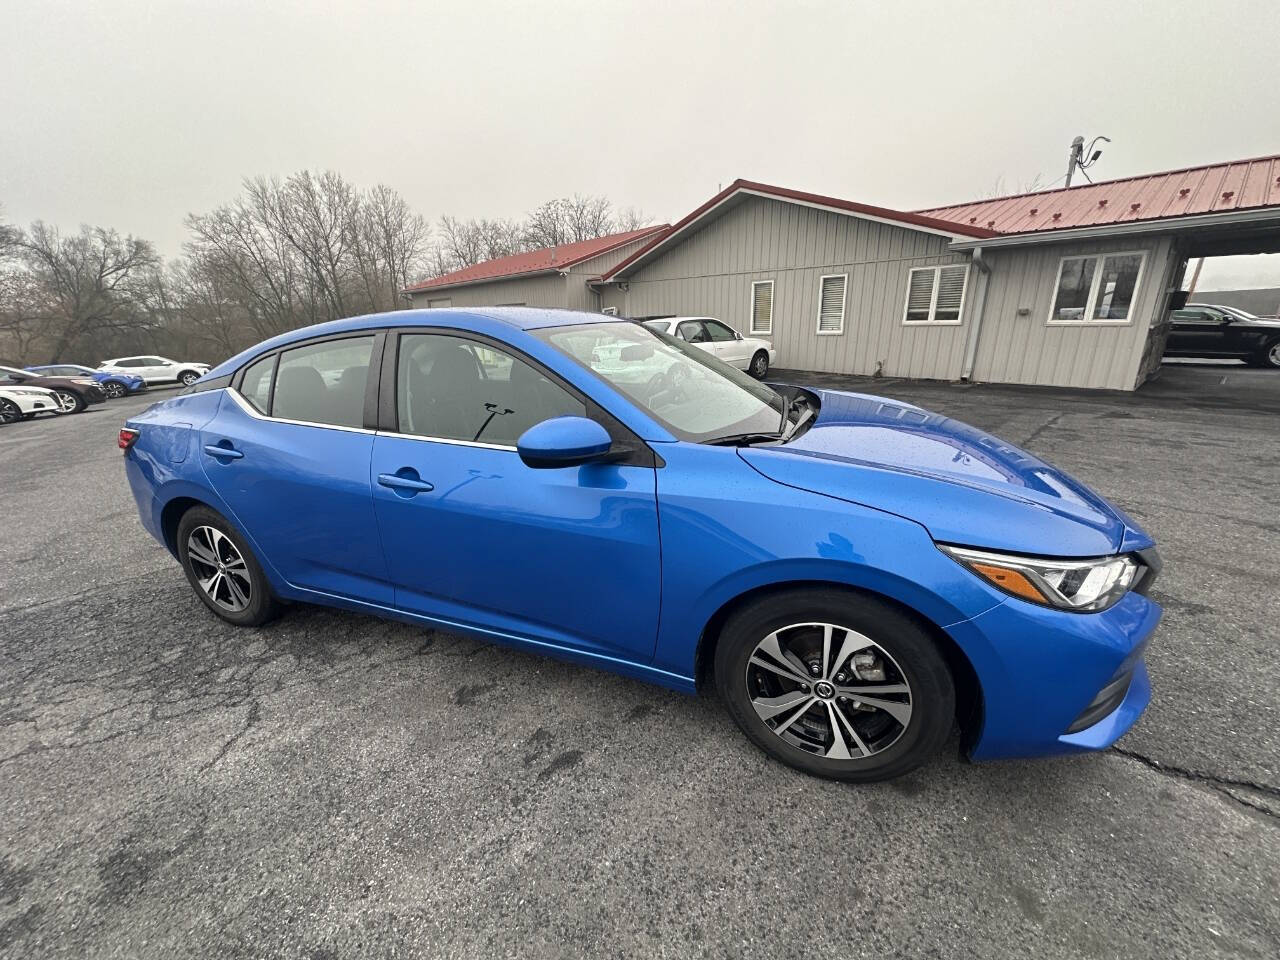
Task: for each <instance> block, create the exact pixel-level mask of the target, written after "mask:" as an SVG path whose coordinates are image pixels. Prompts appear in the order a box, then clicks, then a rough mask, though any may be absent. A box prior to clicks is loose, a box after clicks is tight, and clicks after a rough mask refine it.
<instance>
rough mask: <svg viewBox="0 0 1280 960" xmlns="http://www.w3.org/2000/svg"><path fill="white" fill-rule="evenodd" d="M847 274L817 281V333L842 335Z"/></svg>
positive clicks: (834, 275)
mask: <svg viewBox="0 0 1280 960" xmlns="http://www.w3.org/2000/svg"><path fill="white" fill-rule="evenodd" d="M848 282H849V275H848V274H847V273H838V274H833V275H831V276H826V277H823V278H822V279H821V280H819V281H818V332H819V333H844V291H845V286H846V285H847V284H848Z"/></svg>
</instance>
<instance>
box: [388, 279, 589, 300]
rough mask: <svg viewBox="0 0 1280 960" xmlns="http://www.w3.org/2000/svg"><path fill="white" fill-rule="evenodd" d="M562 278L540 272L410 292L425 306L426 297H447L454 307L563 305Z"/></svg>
mask: <svg viewBox="0 0 1280 960" xmlns="http://www.w3.org/2000/svg"><path fill="white" fill-rule="evenodd" d="M565 280H566V278H565V277H562V276H560V274H558V273H539V274H535V275H533V276H530V277H513V278H512V279H510V280H495V281H494V282H492V283H473V284H471V285H470V286H466V287H446V288H444V289H442V290H423V291H421V292H420V293H415V294H413V305H414V306H415V307H425V306H426V305H427V301H428V300H436V299H439V298H442V297H448V298H450V299H451V300H453V306H455V307H493V306H497V305H498V304H500V303H523V304H524V305H525V306H528V307H563V306H565V305H566V303H565V302H566V299H567V296H566V293H565Z"/></svg>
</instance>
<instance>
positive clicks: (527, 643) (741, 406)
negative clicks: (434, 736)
mask: <svg viewBox="0 0 1280 960" xmlns="http://www.w3.org/2000/svg"><path fill="white" fill-rule="evenodd" d="M120 446H121V447H122V448H124V450H125V468H126V473H127V475H128V479H129V483H130V486H131V488H132V491H133V495H134V498H135V499H136V501H137V504H138V509H139V513H140V515H141V519H142V523H143V525H144V526H145V527H146V529H147V530H148V531H149V532H150V533H151V534H152V535H153V536H154V537H155V538H156V539H157V540H158V541H159V542H160V543H161V544H163V545H164V546H165V547H166V548H167V549H168V550H169V551H170V553H172V554H173V555H174V556H175V557H176V558H177V559H178V561H179V562H180V563H181V564H182V567H183V569H184V570H185V572H186V576H187V579H188V580H189V582H190V584H191V586H192V588H193V589H194V590H195V593H196V595H197V596H198V597H199V598H200V600H201V601H203V603H204V604H205V605H206V606H207V607H208V608H209V609H210V610H211V611H213V613H215V614H216V615H218V616H219V617H221V618H222V619H224V620H226V621H228V622H230V623H232V624H237V625H242V626H256V625H259V624H263V623H266V622H267V621H268V620H270V619H271V618H272V617H273V616H275V615H276V614H277V613H278V612H279V611H280V609H281V604H282V602H283V601H307V602H312V603H322V604H328V605H331V606H336V607H342V608H346V609H349V610H358V611H363V612H368V613H374V614H377V615H382V616H389V617H397V618H400V619H407V620H410V621H413V622H417V623H421V624H424V625H440V626H444V627H446V628H449V629H455V630H460V631H466V632H469V633H472V634H475V635H478V636H480V637H486V638H490V639H492V640H495V641H498V642H501V643H506V644H511V645H512V646H516V647H520V648H524V649H528V650H535V651H541V652H545V653H549V654H552V655H555V656H559V657H563V658H565V659H569V660H573V661H576V662H579V663H585V664H590V665H592V666H597V667H601V668H604V669H608V670H613V671H616V672H618V673H622V674H626V675H628V676H631V677H637V678H640V679H642V680H648V681H651V682H654V683H658V684H662V685H664V686H667V687H671V688H674V689H677V690H682V691H687V692H693V691H695V690H696V689H698V688H699V687H700V686H704V685H705V686H714V687H715V688H716V689H717V690H718V691H719V693H720V694H721V696H722V697H723V699H724V701H725V703H726V704H727V705H728V709H729V712H730V714H731V715H732V717H733V718H734V720H735V721H736V722H737V723H738V725H739V726H740V727H741V728H742V730H743V732H744V733H745V734H746V735H747V737H749V738H750V739H751V740H752V741H753V742H754V743H756V744H757V745H758V746H759V747H761V748H762V749H763V750H765V751H766V752H767V753H768V754H770V755H772V756H773V757H775V758H776V759H778V760H779V761H781V762H783V763H786V764H789V765H791V766H793V767H796V768H798V769H800V770H803V771H806V772H808V773H812V774H816V775H818V776H823V777H830V778H833V779H838V780H847V781H869V780H881V779H885V778H888V777H894V776H898V775H901V774H903V773H905V772H906V771H908V770H911V769H912V768H914V767H916V766H918V765H919V764H920V763H922V762H923V761H924V760H925V759H926V758H927V757H928V756H929V755H930V754H932V753H933V752H934V751H936V750H937V749H938V748H939V747H940V746H941V745H942V744H943V743H944V742H945V740H946V739H947V737H948V735H949V733H950V731H951V730H952V727H953V724H954V723H955V722H956V721H958V722H959V724H960V727H961V730H962V733H963V741H962V743H963V748H964V750H965V751H966V752H967V753H968V754H969V755H970V756H972V757H974V758H979V759H985V758H993V757H1010V756H1028V755H1036V754H1050V753H1065V752H1071V751H1080V750H1097V749H1101V748H1103V747H1106V746H1108V745H1109V744H1111V743H1113V742H1114V741H1115V740H1116V739H1117V738H1119V737H1120V736H1121V735H1122V734H1123V733H1124V732H1125V731H1126V730H1128V729H1129V728H1130V726H1132V725H1133V723H1134V722H1135V721H1136V720H1137V718H1138V716H1139V715H1140V714H1141V712H1142V711H1143V709H1144V708H1145V707H1146V705H1147V702H1148V700H1149V698H1150V687H1149V684H1148V680H1147V672H1146V669H1145V667H1144V665H1143V659H1142V656H1143V650H1144V647H1145V644H1146V642H1147V640H1148V638H1149V637H1150V635H1151V633H1152V631H1153V629H1154V628H1155V626H1156V623H1157V621H1158V620H1159V618H1160V608H1159V606H1157V605H1156V604H1155V603H1154V602H1153V601H1152V600H1151V599H1149V597H1148V591H1149V589H1150V587H1151V583H1152V581H1153V579H1154V578H1155V576H1156V574H1157V572H1158V570H1159V566H1160V563H1159V559H1158V557H1157V554H1156V552H1155V549H1154V547H1153V544H1152V541H1151V538H1150V537H1148V536H1147V535H1146V534H1145V533H1144V532H1143V531H1142V530H1141V529H1139V527H1138V526H1137V525H1136V524H1135V523H1134V522H1133V521H1132V520H1130V519H1129V518H1128V517H1127V516H1125V515H1124V514H1123V513H1122V512H1121V511H1120V510H1118V509H1116V508H1115V507H1114V506H1112V505H1111V504H1109V503H1107V501H1105V500H1104V499H1103V498H1102V497H1100V496H1098V495H1097V494H1096V493H1094V492H1092V491H1091V490H1089V489H1088V488H1087V487H1085V486H1084V485H1083V484H1081V483H1079V482H1077V481H1076V480H1074V479H1072V478H1071V477H1069V476H1067V475H1066V474H1064V473H1062V472H1061V471H1059V470H1056V469H1055V468H1053V467H1051V466H1049V465H1048V464H1047V463H1045V462H1043V461H1041V460H1039V459H1037V458H1036V457H1034V456H1032V455H1031V454H1029V453H1027V452H1026V451H1024V450H1020V449H1018V448H1017V447H1014V446H1011V445H1010V444H1007V443H1005V442H1003V441H1001V440H999V439H997V438H996V437H993V436H991V435H989V434H986V433H983V432H982V431H980V430H977V429H974V428H973V427H970V426H967V425H965V424H962V423H957V422H955V421H953V420H949V419H947V418H945V417H941V416H939V415H937V414H934V413H930V412H929V411H927V410H923V409H920V408H919V407H915V406H911V405H909V404H904V403H899V402H896V401H893V400H887V399H884V398H880V397H872V396H863V395H859V394H852V393H841V392H836V391H826V390H810V389H806V388H803V387H798V386H780V385H773V386H771V385H766V384H763V383H760V382H757V381H756V380H754V379H752V378H751V377H750V376H748V375H747V374H745V373H742V372H740V371H738V370H737V369H735V368H733V367H731V366H729V365H728V364H725V363H723V362H721V361H720V360H718V359H716V358H715V357H713V356H711V355H709V354H707V353H706V352H704V351H702V350H699V349H698V348H697V347H694V346H690V345H689V344H686V343H685V342H683V341H681V340H679V339H676V338H674V337H670V336H668V335H666V334H663V333H659V332H657V331H654V330H650V329H648V328H646V327H643V326H640V325H638V324H633V323H629V322H627V321H625V320H614V319H612V318H608V317H601V316H599V315H593V314H584V313H573V312H567V311H551V310H533V309H522V308H495V309H483V310H430V311H404V312H399V313H390V314H381V315H376V316H369V317H360V318H355V319H348V320H341V321H336V322H333V323H328V324H323V325H320V326H316V327H309V328H307V329H303V330H295V331H293V332H291V333H287V334H284V335H282V336H279V337H276V338H275V339H272V340H268V341H266V342H264V343H261V344H259V345H258V346H256V347H253V348H251V349H249V350H247V351H245V352H244V353H242V354H240V355H239V356H237V357H234V358H233V359H231V360H228V361H227V362H226V363H223V364H222V365H221V366H219V367H217V368H215V369H214V370H212V371H210V372H209V373H208V374H207V375H206V376H204V377H203V378H202V379H201V380H200V381H199V382H197V383H196V384H195V385H194V386H193V387H191V388H190V389H189V390H187V391H186V392H185V393H184V394H183V395H180V396H176V397H173V398H171V399H167V400H165V401H163V402H161V403H158V404H156V405H154V406H152V407H151V408H149V409H148V410H146V411H145V412H143V413H141V414H139V415H138V416H135V417H133V418H131V419H130V420H129V421H128V423H127V424H126V426H125V428H124V429H122V430H121V432H120Z"/></svg>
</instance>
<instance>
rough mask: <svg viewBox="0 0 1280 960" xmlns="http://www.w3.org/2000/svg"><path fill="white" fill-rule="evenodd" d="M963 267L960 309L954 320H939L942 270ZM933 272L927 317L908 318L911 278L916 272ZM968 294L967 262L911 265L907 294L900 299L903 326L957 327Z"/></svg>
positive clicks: (960, 322)
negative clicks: (925, 265) (928, 265)
mask: <svg viewBox="0 0 1280 960" xmlns="http://www.w3.org/2000/svg"><path fill="white" fill-rule="evenodd" d="M956 267H963V268H964V282H963V283H962V284H961V286H960V309H959V310H957V311H956V318H955V319H954V320H939V319H937V317H938V291H939V290H941V289H942V271H943V270H946V269H948V268H951V269H954V268H956ZM926 271H927V272H930V273H932V274H933V293H932V295H931V296H930V298H929V317H928V319H926V320H909V319H907V312H908V311H909V310H910V309H911V278H912V276H914V275H915V274H917V273H925V272H926ZM968 296H969V264H967V263H940V264H938V265H937V266H934V267H912V268H911V269H910V270H908V271H907V296H906V298H905V299H904V300H903V301H902V325H903V326H904V327H958V326H960V324H962V323H964V303H965V300H966V299H967V298H968Z"/></svg>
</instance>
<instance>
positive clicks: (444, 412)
mask: <svg viewBox="0 0 1280 960" xmlns="http://www.w3.org/2000/svg"><path fill="white" fill-rule="evenodd" d="M398 367H399V369H398V370H397V372H396V406H397V411H398V415H399V424H400V432H401V433H407V434H412V435H414V436H419V437H430V438H437V439H442V440H466V441H468V442H473V443H476V442H478V443H492V444H498V445H501V446H511V447H513V446H515V444H516V441H517V440H518V439H519V438H520V435H521V434H522V433H524V432H525V431H526V430H528V429H529V428H530V427H532V426H533V425H534V424H537V423H541V422H542V421H543V420H549V419H551V418H552V417H569V416H573V417H583V416H586V406H585V405H584V404H583V403H582V401H581V400H578V399H577V398H576V397H574V396H573V395H572V394H570V393H569V392H568V391H567V390H565V389H564V388H563V387H561V386H560V385H559V384H556V383H553V382H552V381H551V380H550V379H548V378H547V377H545V376H543V374H542V373H540V372H539V371H538V370H537V369H536V368H534V367H533V366H531V365H530V364H528V363H526V362H525V361H523V360H521V359H520V358H519V357H515V356H512V355H511V354H509V353H507V352H505V351H503V350H498V349H496V348H494V347H491V346H489V345H488V344H481V343H476V342H475V341H472V340H466V339H463V338H462V337H451V336H445V335H442V334H416V333H415V334H405V335H404V336H402V337H401V338H400V357H399V362H398ZM282 375H283V373H282ZM278 396H279V394H278V388H277V397H278Z"/></svg>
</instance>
